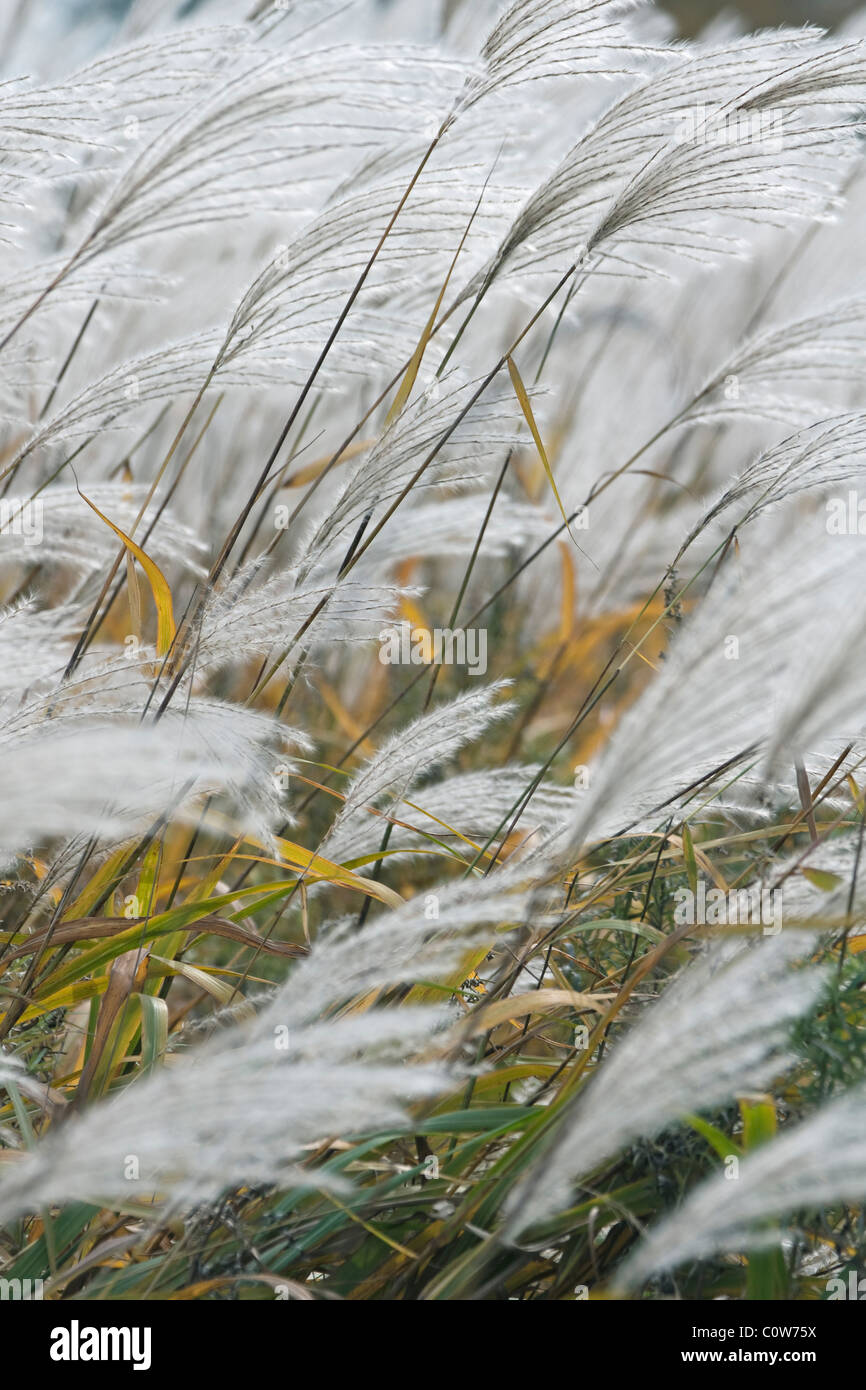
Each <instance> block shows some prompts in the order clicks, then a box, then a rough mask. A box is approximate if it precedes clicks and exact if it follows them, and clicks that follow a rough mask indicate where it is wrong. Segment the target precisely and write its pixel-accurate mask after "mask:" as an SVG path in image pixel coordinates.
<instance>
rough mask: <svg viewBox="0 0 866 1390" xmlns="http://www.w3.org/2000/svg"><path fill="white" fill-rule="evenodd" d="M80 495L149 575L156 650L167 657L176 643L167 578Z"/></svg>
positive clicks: (79, 492)
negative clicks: (154, 619) (174, 642)
mask: <svg viewBox="0 0 866 1390" xmlns="http://www.w3.org/2000/svg"><path fill="white" fill-rule="evenodd" d="M78 495H79V497H80V498H81V499H82V501H84V502H86V503H87V505H88V507H89V508H90V510H91V511H93V512H96V515H97V516H98V517H99V518H100V520H101V521H104V522H105V524H106V526H110V527H111V530H112V531H113V532H114V534H115V535H116V536H117V537H118V538H119V539H120V540H122V541H123V544H124V545H125V546H126V548H127V550H129V551H131V553H132V554H133V555H134V556H135V558H136V560H137V561H138V563H139V564H140V565H141V568H142V569H143V570H144V572H145V574H146V575H147V582H148V583H149V585H150V591H151V593H152V594H153V601H154V603H155V604H156V616H157V637H156V649H157V651H158V653H159V655H160V656H165V654H166V652H167V651H168V649H169V647H170V646H171V644H172V642H173V641H174V634H175V625H174V609H173V606H172V601H171V589H170V588H169V587H168V584H167V582H166V579H165V576H164V575H163V573H162V571H161V569H160V568H159V566H158V565H156V564H154V562H153V560H151V558H150V556H149V555H145V553H144V551H143V550H142V548H141V546H140V545H136V543H135V541H134V540H131V539H130V537H129V536H127V535H126V533H125V532H124V531H121V529H120V527H119V526H115V524H114V522H113V521H109V519H108V517H107V516H105V515H104V514H103V513H102V512H101V511H100V510H99V508H98V507H97V506H96V505H95V504H94V503H93V502H91V500H90V498H89V497H85V496H84V493H83V492H82V491H81V488H79V489H78Z"/></svg>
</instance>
